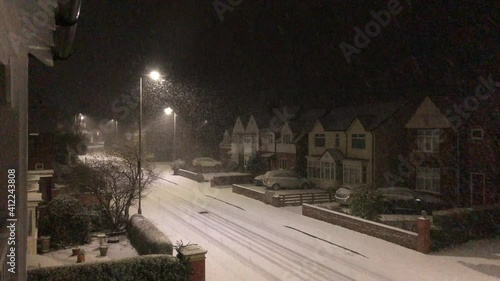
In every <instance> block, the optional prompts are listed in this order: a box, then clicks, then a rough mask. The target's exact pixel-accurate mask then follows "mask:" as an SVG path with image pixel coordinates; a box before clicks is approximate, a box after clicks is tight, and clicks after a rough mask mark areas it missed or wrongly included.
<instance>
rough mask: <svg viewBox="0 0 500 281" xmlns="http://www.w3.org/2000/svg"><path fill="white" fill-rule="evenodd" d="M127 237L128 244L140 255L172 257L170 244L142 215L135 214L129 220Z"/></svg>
mask: <svg viewBox="0 0 500 281" xmlns="http://www.w3.org/2000/svg"><path fill="white" fill-rule="evenodd" d="M128 236H129V239H130V243H131V244H132V246H134V248H135V249H136V250H137V252H138V253H139V254H140V255H149V254H169V255H172V252H173V245H172V242H170V240H169V239H168V237H167V236H165V234H163V232H161V231H160V230H159V229H158V228H157V227H156V226H155V225H154V224H152V223H151V222H150V221H148V220H147V219H146V218H145V217H143V216H142V215H139V214H135V215H133V216H132V217H131V218H130V225H129V229H128Z"/></svg>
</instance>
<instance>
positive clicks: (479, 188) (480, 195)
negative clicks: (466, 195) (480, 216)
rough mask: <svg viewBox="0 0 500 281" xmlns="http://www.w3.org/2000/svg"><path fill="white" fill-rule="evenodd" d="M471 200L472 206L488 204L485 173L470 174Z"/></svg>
mask: <svg viewBox="0 0 500 281" xmlns="http://www.w3.org/2000/svg"><path fill="white" fill-rule="evenodd" d="M470 185H471V186H470V189H471V190H470V197H471V198H470V200H471V205H472V206H477V205H484V204H486V190H485V184H484V174H478V173H471V175H470Z"/></svg>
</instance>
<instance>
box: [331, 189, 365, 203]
mask: <svg viewBox="0 0 500 281" xmlns="http://www.w3.org/2000/svg"><path fill="white" fill-rule="evenodd" d="M367 189H368V187H367V186H366V185H343V186H341V187H340V188H339V189H337V191H336V192H335V201H337V202H338V203H339V204H341V205H351V203H352V195H353V194H354V193H355V192H360V191H366V190H367Z"/></svg>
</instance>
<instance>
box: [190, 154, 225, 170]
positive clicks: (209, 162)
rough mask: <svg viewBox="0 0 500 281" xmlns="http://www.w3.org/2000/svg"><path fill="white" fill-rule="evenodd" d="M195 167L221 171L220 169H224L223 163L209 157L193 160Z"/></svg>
mask: <svg viewBox="0 0 500 281" xmlns="http://www.w3.org/2000/svg"><path fill="white" fill-rule="evenodd" d="M193 166H195V167H196V166H201V167H214V168H217V169H220V167H222V163H221V162H220V161H217V160H214V159H212V158H209V157H201V158H195V159H193Z"/></svg>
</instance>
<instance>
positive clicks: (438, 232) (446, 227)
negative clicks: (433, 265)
mask: <svg viewBox="0 0 500 281" xmlns="http://www.w3.org/2000/svg"><path fill="white" fill-rule="evenodd" d="M433 223H434V225H435V228H434V229H432V231H431V237H432V243H433V249H434V250H437V249H441V248H444V247H448V246H452V245H457V244H460V243H465V242H467V241H469V240H472V239H481V238H490V237H495V236H497V235H500V206H499V205H492V206H481V207H475V208H462V209H451V210H443V211H435V212H433Z"/></svg>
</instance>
